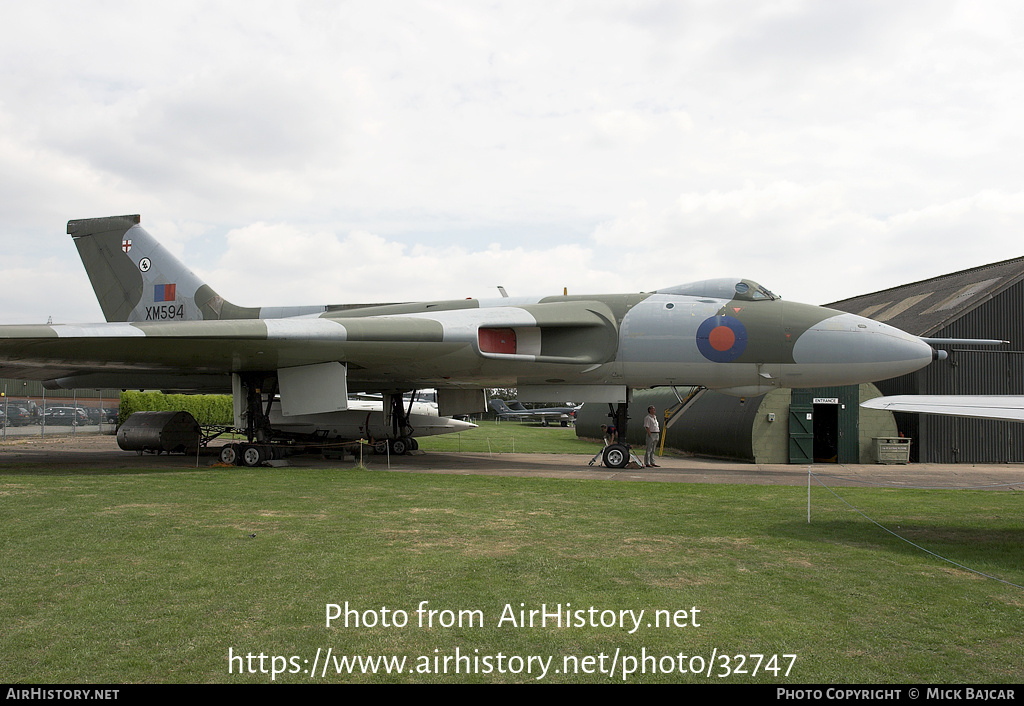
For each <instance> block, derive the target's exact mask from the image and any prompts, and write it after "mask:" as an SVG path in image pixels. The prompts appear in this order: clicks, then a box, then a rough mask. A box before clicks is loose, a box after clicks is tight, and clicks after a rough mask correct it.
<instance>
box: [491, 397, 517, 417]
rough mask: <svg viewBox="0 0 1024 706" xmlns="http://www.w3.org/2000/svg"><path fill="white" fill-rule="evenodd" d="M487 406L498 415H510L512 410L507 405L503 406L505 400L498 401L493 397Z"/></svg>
mask: <svg viewBox="0 0 1024 706" xmlns="http://www.w3.org/2000/svg"><path fill="white" fill-rule="evenodd" d="M488 404H489V405H490V407H491V409H493V410H494V411H495V412H497V413H498V414H512V410H511V409H509V408H508V405H507V404H505V400H502V399H498V398H497V397H495V398H494V399H493V400H491V401H490V402H488Z"/></svg>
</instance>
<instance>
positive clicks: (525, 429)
mask: <svg viewBox="0 0 1024 706" xmlns="http://www.w3.org/2000/svg"><path fill="white" fill-rule="evenodd" d="M477 424H479V425H480V426H478V427H477V428H476V429H470V430H469V431H464V432H460V433H458V434H444V435H442V436H425V437H421V438H420V439H418V440H417V441H418V442H419V445H420V448H421V449H422V450H424V451H452V452H459V451H464V452H475V453H487V452H493V453H512V452H513V451H515V452H517V453H545V454H587V455H590V456H593V455H594V454H595V453H597V452H598V450H599V449H600V448H601V444H602V442H601V441H600V439H598V440H594V439H590V440H582V439H577V438H576V430H575V429H574V428H572V427H562V426H549V427H544V426H541V425H540V424H539V423H538V422H494V421H490V420H484V421H481V422H477Z"/></svg>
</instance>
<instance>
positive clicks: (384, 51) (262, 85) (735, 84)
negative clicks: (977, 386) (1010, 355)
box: [0, 0, 1024, 320]
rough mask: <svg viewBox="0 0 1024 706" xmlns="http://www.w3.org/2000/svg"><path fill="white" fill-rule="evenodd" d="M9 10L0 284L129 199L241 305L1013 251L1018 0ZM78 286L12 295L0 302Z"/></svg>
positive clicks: (804, 277)
mask: <svg viewBox="0 0 1024 706" xmlns="http://www.w3.org/2000/svg"><path fill="white" fill-rule="evenodd" d="M2 12H3V15H4V19H5V24H7V25H8V26H11V27H18V28H19V31H17V32H11V33H9V37H7V38H5V42H4V44H3V45H2V46H0V61H3V62H4V66H5V67H7V69H8V70H6V71H5V72H3V74H2V75H0V189H2V190H3V193H4V195H5V198H4V199H2V200H0V217H2V219H3V221H2V222H3V224H4V228H5V230H4V231H0V232H2V233H3V235H2V236H0V237H2V241H0V242H2V243H3V245H4V249H5V257H4V259H3V261H0V278H3V277H6V278H23V277H24V276H25V275H24V274H23V271H24V270H25V269H26V268H27V269H32V268H34V267H37V264H38V263H39V262H40V261H39V253H40V251H43V252H45V253H46V256H47V257H49V258H53V259H52V260H50V261H48V262H47V264H46V265H45V266H42V265H39V266H38V269H39V271H38V273H37V276H36V288H37V289H38V288H39V285H45V287H46V288H48V291H57V289H58V284H62V283H63V282H66V281H68V278H67V276H68V275H69V274H70V273H72V272H75V271H78V270H80V264H79V263H78V260H77V254H76V253H75V252H74V249H73V247H72V246H71V243H70V239H69V238H68V237H67V235H66V234H65V233H64V232H63V231H64V227H63V226H64V222H65V221H67V220H68V219H71V218H82V217H90V216H102V215H113V214H121V213H141V214H142V216H143V224H144V225H145V226H146V227H147V228H148V229H149V230H150V231H151V232H152V233H153V234H154V235H156V236H157V237H158V238H161V239H162V240H165V241H166V242H167V244H168V247H169V248H170V249H171V250H172V251H173V252H175V253H178V254H180V255H181V256H183V258H184V259H185V260H186V262H187V263H188V264H189V265H190V266H191V267H192V268H193V269H195V270H196V271H197V272H202V273H205V274H206V275H207V276H208V278H209V280H210V284H211V285H213V286H214V287H215V288H217V289H218V290H221V293H222V294H223V295H225V296H228V297H229V298H237V299H238V300H239V301H238V302H237V303H240V304H250V303H251V304H276V303H322V302H330V301H352V300H356V299H365V298H370V299H383V300H391V299H418V298H432V297H452V296H468V295H481V294H482V295H487V294H489V293H491V292H493V291H494V290H493V287H494V285H496V284H503V285H505V286H506V287H507V288H509V289H510V290H514V291H517V292H519V293H528V292H532V291H535V290H536V291H541V292H545V291H560V290H561V288H562V287H563V286H568V287H569V288H570V290H571V291H595V292H596V291H614V290H625V291H629V290H634V291H635V290H640V289H650V288H652V287H657V286H665V285H670V284H675V283H679V282H682V281H686V280H690V279H702V278H705V277H707V276H715V275H729V274H733V273H735V274H740V275H745V276H751V277H754V278H757V279H761V280H763V281H764V283H765V284H766V285H767V286H769V287H771V288H773V289H776V290H778V291H779V292H781V293H782V294H784V295H785V296H787V297H789V298H798V299H803V300H808V301H826V300H832V299H837V298H840V297H843V296H850V295H853V294H857V293H860V292H866V291H869V290H872V289H877V288H880V287H883V286H892V285H895V284H899V283H901V282H904V281H911V280H915V279H921V278H922V277H926V276H932V275H936V274H941V273H943V272H946V271H951V270H955V269H957V268H959V267H962V266H967V265H976V264H983V263H984V262H988V261H994V260H998V259H1003V258H1005V257H1011V256H1014V255H1019V254H1021V253H1020V252H1019V251H1018V249H1017V247H1018V246H1017V245H1016V243H1017V241H1018V239H1017V237H1016V231H1017V230H1018V224H1019V221H1020V216H1021V214H1020V208H1019V201H1020V196H1019V195H1020V194H1021V193H1024V166H1022V165H1021V164H1020V160H1019V159H1018V158H1017V155H1019V154H1020V153H1021V152H1022V148H1024V144H1022V140H1021V131H1020V128H1019V126H1020V123H1021V119H1022V117H1024V96H1022V94H1021V92H1020V91H1019V90H1018V89H1017V86H1019V85H1021V84H1022V82H1024V53H1022V52H1021V50H1020V48H1019V42H1018V40H1017V37H1016V33H1015V31H1014V28H1015V27H1017V26H1019V23H1020V19H1021V15H1022V13H1024V10H1021V9H1019V8H1018V7H1017V5H1015V4H1011V3H1008V2H1007V3H1001V2H994V3H984V4H980V5H979V4H977V3H968V2H966V1H962V0H946V1H944V2H927V3H917V2H911V3H903V4H899V5H898V6H895V5H893V4H892V3H877V2H863V1H861V0H857V1H855V2H854V1H843V2H829V3H819V2H805V1H803V0H785V1H782V0H780V1H778V2H765V3H757V4H755V5H751V4H749V3H734V2H714V3H709V2H701V1H698V0H692V1H689V2H668V1H665V2H662V1H655V0H652V1H651V2H641V3H631V4H628V5H624V4H621V3H616V2H595V3H588V4H586V5H579V4H576V3H558V2H556V3H532V2H517V3H504V2H499V3H491V4H487V5H476V4H466V3H455V2H447V1H443V0H442V1H438V2H431V3H416V4H410V3H402V4H390V3H377V4H366V3H335V2H299V3H289V4H281V3H271V2H264V3H256V4H255V5H254V4H253V3H245V4H242V3H236V2H231V1H227V0H226V1H224V2H214V3H205V2H204V3H195V4H188V3H183V4H175V5H154V6H150V5H146V4H138V3H127V2H108V3H102V4H98V3H79V4H72V5H67V4H66V3H55V2H50V3H48V2H41V3H32V4H24V3H23V4H15V3H5V4H4V6H3V9H2ZM58 280H59V282H58ZM19 281H23V280H19ZM84 281H85V280H84V278H82V277H80V276H79V277H78V285H81V283H82V282H84ZM229 290H230V291H229ZM85 291H87V290H83V292H81V294H82V295H83V297H84V293H85ZM81 298H82V297H79V300H75V301H67V300H65V301H63V303H62V301H61V300H60V299H59V298H56V299H53V300H49V301H48V300H41V299H40V298H39V297H38V296H36V297H35V298H26V297H23V296H21V295H20V294H19V293H18V292H17V289H15V291H13V292H12V291H10V290H8V291H0V304H2V305H3V308H4V310H5V311H6V312H9V314H8V315H7V316H5V319H6V320H14V319H16V318H17V317H19V316H24V317H28V318H29V319H31V320H37V319H39V318H43V319H45V316H46V315H48V314H50V313H55V314H57V315H61V314H62V313H64V312H66V313H67V315H68V317H73V316H76V315H78V314H83V313H84V314H88V313H89V312H90V311H91V312H98V307H95V306H94V305H91V304H89V305H88V306H87V305H86V304H84V303H82V302H81V301H80V299H81ZM55 307H56V308H57V309H60V308H61V307H65V308H64V309H63V310H62V311H54V308H55ZM93 316H95V314H93ZM61 318H62V319H65V318H66V317H64V316H61Z"/></svg>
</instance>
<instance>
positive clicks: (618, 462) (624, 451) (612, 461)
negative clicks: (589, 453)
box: [602, 444, 629, 468]
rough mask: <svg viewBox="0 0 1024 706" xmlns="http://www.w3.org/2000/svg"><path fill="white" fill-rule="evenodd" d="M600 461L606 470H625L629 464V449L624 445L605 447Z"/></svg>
mask: <svg viewBox="0 0 1024 706" xmlns="http://www.w3.org/2000/svg"><path fill="white" fill-rule="evenodd" d="M602 460H603V461H604V465H605V466H607V467H608V468H625V467H626V464H627V463H629V449H628V448H626V446H625V445H624V444H611V445H609V446H606V447H605V450H604V457H603V458H602Z"/></svg>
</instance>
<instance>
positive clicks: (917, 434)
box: [827, 257, 1024, 463]
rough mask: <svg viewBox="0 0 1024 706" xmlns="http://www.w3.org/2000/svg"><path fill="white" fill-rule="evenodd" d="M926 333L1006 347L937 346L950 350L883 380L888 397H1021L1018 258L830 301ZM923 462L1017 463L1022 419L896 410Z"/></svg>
mask: <svg viewBox="0 0 1024 706" xmlns="http://www.w3.org/2000/svg"><path fill="white" fill-rule="evenodd" d="M827 306H830V307H832V308H833V309H839V310H840V311H846V312H849V313H853V314H859V315H861V316H866V317H868V318H872V319H875V320H876V321H884V322H885V323H887V324H891V325H893V326H896V327H897V328H901V329H903V330H904V331H906V332H907V333H912V334H914V335H915V336H925V337H929V338H986V339H1002V340H1006V341H1010V344H1009V345H1005V346H999V347H991V346H984V347H983V346H970V345H961V344H957V345H951V346H938V347H940V348H945V349H946V350H948V351H949V357H948V358H947V359H946V360H944V361H936V362H934V363H932V364H931V365H929V366H927V367H926V368H924V369H922V370H918V371H917V372H915V373H911V374H910V375H904V376H902V377H898V378H893V379H892V380H885V381H882V382H880V383H878V388H879V389H880V390H881V391H882V392H883V393H884V394H886V395H1022V394H1024V257H1020V258H1015V259H1012V260H1004V261H1002V262H996V263H993V264H991V265H985V266H983V267H975V268H973V269H969V270H962V271H960V272H954V273H952V274H948V275H943V276H942V277H934V278H932V279H927V280H923V281H921V282H914V283H912V284H906V285H903V286H901V287H894V288H892V289H886V290H883V291H881V292H875V293H873V294H865V295H863V296H860V297H853V298H852V299H844V300H843V301H839V302H835V303H832V304H828V305H827ZM895 416H896V423H897V425H898V426H899V429H900V432H902V433H903V434H904V435H905V436H907V437H910V438H911V439H913V442H914V443H913V445H912V446H911V460H913V461H920V462H921V463H1011V462H1013V463H1019V462H1022V461H1024V424H1020V423H1015V422H1001V421H995V420H987V419H965V418H960V417H947V416H940V415H934V414H921V415H919V414H908V413H897V414H896V415H895Z"/></svg>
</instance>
